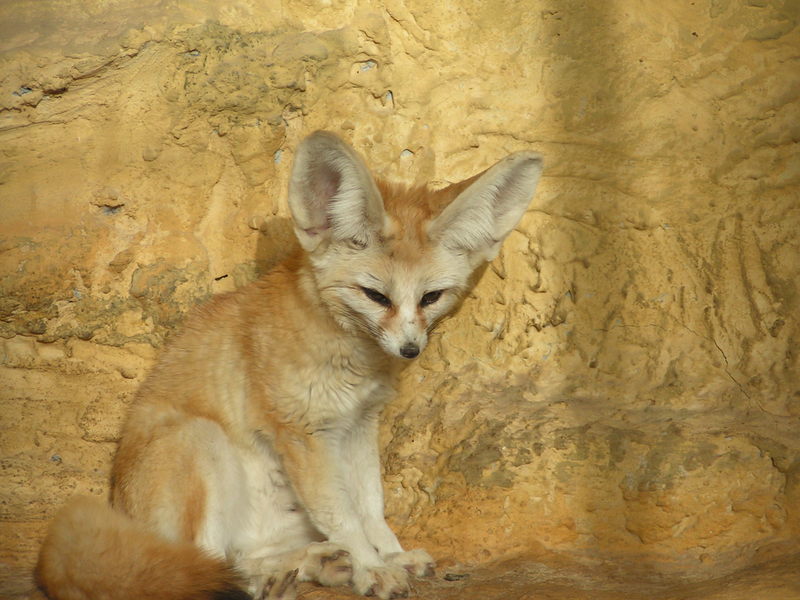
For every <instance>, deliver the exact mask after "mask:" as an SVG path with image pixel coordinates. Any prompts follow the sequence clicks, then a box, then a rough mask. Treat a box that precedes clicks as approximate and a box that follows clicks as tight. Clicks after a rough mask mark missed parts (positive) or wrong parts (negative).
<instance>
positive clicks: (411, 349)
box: [400, 344, 419, 358]
mask: <svg viewBox="0 0 800 600" xmlns="http://www.w3.org/2000/svg"><path fill="white" fill-rule="evenodd" d="M400 355H401V356H402V357H403V358H416V357H417V356H418V355H419V346H417V345H416V344H406V345H405V346H403V347H402V348H400Z"/></svg>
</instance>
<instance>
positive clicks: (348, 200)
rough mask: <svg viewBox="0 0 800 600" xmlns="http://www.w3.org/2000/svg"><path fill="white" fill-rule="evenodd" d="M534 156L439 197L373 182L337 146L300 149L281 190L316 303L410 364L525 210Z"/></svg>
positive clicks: (313, 138)
mask: <svg viewBox="0 0 800 600" xmlns="http://www.w3.org/2000/svg"><path fill="white" fill-rule="evenodd" d="M541 170H542V159H541V156H539V155H538V154H535V153H531V152H524V153H518V154H512V155H511V156H509V157H507V158H506V159H504V160H503V161H501V162H499V163H498V164H496V165H495V166H494V167H492V168H490V169H488V170H487V171H485V172H484V173H482V174H480V175H478V176H476V177H473V178H471V179H469V180H467V181H464V182H461V183H458V184H453V185H451V186H449V187H447V188H445V189H443V190H438V191H430V190H427V189H425V188H413V189H406V188H402V187H398V186H391V185H389V184H386V183H383V182H376V181H375V180H374V179H373V177H372V175H371V174H370V172H369V170H368V169H367V167H366V165H365V164H364V162H363V160H362V159H361V157H360V156H359V155H358V154H356V152H355V151H354V150H353V149H352V148H350V147H349V146H348V145H347V144H345V143H344V142H343V141H342V140H340V139H339V138H338V137H336V136H334V135H333V134H331V133H327V132H317V133H314V134H312V135H310V136H309V137H307V138H306V139H305V140H303V142H302V143H301V144H300V146H298V149H297V153H296V155H295V161H294V164H293V167H292V175H291V179H290V184H289V206H290V209H291V211H292V217H293V219H294V225H295V234H296V235H297V238H298V240H299V241H300V244H301V246H302V247H303V249H304V250H305V251H306V252H307V253H308V254H309V257H310V262H311V265H312V270H313V277H314V280H315V282H314V283H315V288H316V290H317V293H318V294H319V298H320V301H321V302H322V303H324V304H325V306H326V308H327V309H328V311H329V312H330V314H331V315H332V316H333V318H334V319H335V320H336V322H337V323H338V324H339V325H340V326H341V327H342V328H343V329H344V330H346V331H350V332H353V333H361V334H365V335H368V336H369V337H371V338H372V339H374V340H375V341H376V342H377V343H378V345H379V346H380V347H381V348H382V349H383V350H384V351H385V352H386V353H387V354H389V355H391V356H395V357H400V358H405V359H412V358H415V357H417V356H418V355H419V354H420V352H422V350H423V349H424V348H425V346H426V345H427V343H428V336H429V333H430V332H431V330H432V329H433V328H434V327H435V326H436V324H437V323H438V322H439V321H440V320H441V319H442V318H443V317H445V316H446V315H447V314H448V313H449V312H451V311H452V310H453V309H454V307H455V306H456V305H457V303H458V301H459V299H460V298H461V297H462V296H463V294H464V293H465V291H466V290H467V289H468V288H469V283H470V278H471V275H472V273H473V272H474V270H475V269H476V268H477V267H478V266H480V264H482V263H484V262H485V261H488V260H492V259H493V258H494V257H495V256H496V255H497V252H498V251H499V248H500V245H501V244H502V241H503V240H504V239H505V237H506V236H507V235H508V234H509V233H510V232H511V230H512V229H513V228H514V227H515V226H516V224H517V222H518V221H519V219H520V218H521V217H522V215H523V213H524V212H525V209H526V208H527V206H528V203H529V202H530V199H531V197H532V196H533V193H534V191H535V188H536V184H537V182H538V180H539V176H540V174H541Z"/></svg>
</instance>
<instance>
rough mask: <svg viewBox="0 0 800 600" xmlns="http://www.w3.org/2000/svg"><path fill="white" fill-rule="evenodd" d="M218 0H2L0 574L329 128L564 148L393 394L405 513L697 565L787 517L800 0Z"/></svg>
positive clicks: (391, 471) (471, 148)
mask: <svg viewBox="0 0 800 600" xmlns="http://www.w3.org/2000/svg"><path fill="white" fill-rule="evenodd" d="M220 4H221V3H215V2H210V1H208V2H193V3H182V2H155V1H151V2H136V3H133V2H125V1H123V2H118V3H113V4H107V3H101V2H97V3H93V2H67V3H64V2H61V3H55V2H47V1H45V2H37V3H27V2H22V1H11V2H6V3H4V4H3V6H2V7H0V52H1V53H0V358H1V359H2V367H0V368H1V369H2V370H1V371H0V378H2V382H3V384H2V386H0V403H1V404H0V406H2V408H1V409H0V415H1V416H0V419H1V421H0V427H2V432H3V433H2V436H0V454H1V455H2V456H1V460H2V471H0V477H2V485H0V523H2V526H1V529H0V556H2V561H0V567H2V568H3V569H4V572H3V573H2V574H0V577H2V578H3V580H4V583H2V585H3V588H2V589H3V590H4V591H5V592H6V593H8V594H11V593H16V592H22V591H24V590H25V589H27V587H28V585H29V583H28V581H27V573H28V571H27V570H28V569H29V568H30V565H31V564H32V561H33V559H34V555H35V551H36V546H37V544H38V541H39V539H40V537H41V535H42V532H43V528H44V526H45V523H46V520H47V519H48V518H49V516H50V515H51V514H52V512H53V511H54V510H55V509H56V508H57V507H58V506H59V505H60V503H62V502H63V500H64V499H65V498H66V497H68V496H69V495H71V494H73V493H94V494H104V493H105V492H106V490H107V476H108V467H109V464H110V458H111V456H112V453H113V450H114V443H115V439H116V433H117V431H118V428H119V424H120V422H121V419H122V418H123V415H124V412H125V407H126V406H127V404H128V403H129V402H130V399H131V397H132V395H133V393H134V391H135V389H136V387H137V385H138V383H139V382H140V381H141V380H142V378H143V377H144V375H145V373H146V372H147V369H148V367H149V365H150V364H151V363H152V360H153V358H154V356H155V355H156V353H157V351H158V348H159V347H160V346H161V345H162V344H163V341H164V339H165V337H166V336H167V335H168V334H169V332H171V331H172V330H174V328H175V327H176V326H177V325H178V324H179V323H180V321H181V318H182V316H183V315H184V314H185V312H186V310H188V309H189V308H190V307H191V306H193V305H195V304H196V303H198V302H200V301H202V300H203V299H205V298H207V297H209V295H211V294H213V293H216V292H219V291H225V290H229V289H233V288H235V287H237V286H239V285H241V284H243V283H245V282H247V281H249V280H251V279H252V278H253V277H255V276H257V275H258V273H260V272H263V271H264V270H265V269H268V268H269V266H270V265H271V264H273V263H274V262H275V261H276V260H279V258H280V257H281V256H282V255H283V254H284V253H285V251H286V248H287V246H288V245H289V244H291V241H292V238H291V234H290V231H289V229H288V211H287V208H286V205H285V187H286V179H287V174H288V168H289V165H290V164H291V159H292V151H293V149H294V147H295V146H296V144H297V142H298V141H299V140H300V139H301V138H302V137H303V136H304V135H305V134H306V133H308V132H310V131H312V130H314V129H318V128H325V129H330V130H333V131H336V132H338V133H339V134H340V135H342V136H343V137H345V138H346V139H348V140H350V141H352V143H353V144H354V146H355V147H356V148H358V149H359V150H360V151H361V152H362V153H363V154H364V155H365V156H366V157H367V160H368V162H369V163H370V164H371V165H372V166H373V167H374V169H375V172H376V173H377V174H378V175H380V176H382V177H385V178H388V179H394V180H399V181H406V182H423V181H432V182H434V185H440V184H442V183H444V182H447V181H457V180H460V179H463V178H465V177H467V176H470V175H472V174H474V173H476V172H478V171H479V170H481V169H483V168H485V167H487V166H488V165H490V164H491V163H492V162H494V161H495V160H497V159H499V158H500V157H502V156H503V155H504V154H506V153H508V152H511V151H514V150H519V149H527V148H533V149H537V150H539V151H541V152H543V153H544V154H545V155H546V158H547V170H546V173H545V177H544V178H543V181H542V183H541V185H540V188H539V192H538V193H537V197H536V200H535V202H534V204H533V205H532V209H531V211H530V212H529V213H528V214H527V215H526V216H525V217H524V219H523V221H522V223H521V226H520V227H519V230H518V231H517V232H515V233H513V234H512V236H511V237H510V238H509V240H508V241H507V243H506V244H505V247H504V250H503V252H502V254H501V256H500V257H499V258H498V259H497V260H496V261H495V262H494V263H493V264H492V265H491V266H490V267H489V268H488V269H487V270H486V272H485V274H484V276H483V278H482V280H481V282H480V283H479V285H478V286H477V287H476V289H475V290H474V293H473V294H472V295H471V296H470V298H469V299H468V300H467V301H466V302H465V304H464V306H463V308H462V310H461V311H460V312H459V313H458V314H457V315H456V316H454V317H453V318H452V319H450V320H448V321H447V322H446V323H444V324H443V326H442V327H441V329H440V330H439V333H438V334H437V335H436V336H435V337H434V339H433V340H432V343H431V345H430V347H429V348H428V350H427V351H426V353H425V354H424V355H423V357H421V358H420V359H419V361H418V362H417V363H416V364H415V365H414V366H413V367H412V368H410V369H409V370H408V371H407V372H406V374H405V377H404V380H403V381H402V382H401V386H400V390H399V392H400V395H399V398H398V400H397V401H396V402H395V403H394V404H393V405H392V406H391V407H390V408H389V409H388V410H387V413H386V419H385V424H384V431H383V433H384V442H385V459H386V461H385V462H386V469H385V471H386V472H385V484H386V492H387V509H388V513H389V515H390V518H391V520H392V522H393V523H394V525H395V527H396V528H397V529H398V530H399V531H400V532H401V534H402V536H403V537H404V539H406V540H407V541H408V542H409V543H414V544H421V545H424V546H426V547H428V548H429V549H430V550H431V551H432V552H433V553H434V554H435V555H437V556H438V557H440V558H441V559H445V560H454V561H488V560H491V559H500V558H507V557H510V556H517V555H526V556H531V557H541V556H544V555H545V554H547V553H552V552H558V553H563V554H566V555H569V556H571V557H575V558H578V559H581V560H588V561H596V560H615V559H618V558H619V557H627V558H631V557H633V558H635V559H636V560H637V561H639V562H640V563H641V564H647V565H652V568H653V569H654V570H657V571H658V570H663V571H665V572H678V571H680V572H683V573H690V574H691V573H696V574H698V575H703V574H704V573H708V572H712V571H713V572H714V573H719V572H720V571H721V570H725V569H728V568H733V567H735V566H737V565H740V564H743V563H745V562H747V561H749V560H751V559H752V558H753V557H754V556H757V555H758V553H759V552H763V551H766V550H765V549H768V548H770V547H772V546H774V544H776V543H782V544H792V543H793V542H795V541H796V540H797V539H798V536H799V535H800V510H798V507H799V506H800V439H799V438H798V435H797V431H798V424H800V423H799V422H798V419H799V418H800V388H799V387H798V384H797V374H798V372H800V369H799V367H800V364H798V362H799V361H800V358H799V356H800V351H798V347H799V343H800V330H799V328H798V320H797V315H798V314H800V294H799V290H798V283H797V282H798V281H800V259H799V258H798V257H799V256H800V254H799V253H798V251H799V250H800V248H799V247H798V246H800V241H798V240H800V238H798V231H800V200H798V197H799V196H798V193H799V192H800V160H798V157H800V152H798V147H797V144H798V139H800V109H798V95H800V76H798V73H800V69H799V67H800V65H798V61H797V53H796V48H797V47H798V44H800V33H799V32H798V27H797V24H798V19H800V13H799V12H798V10H797V9H796V7H794V4H793V3H791V2H786V3H767V2H748V3H735V2H728V1H725V0H714V1H712V2H695V3H679V2H664V3H660V4H658V5H647V6H644V5H641V6H640V5H636V6H635V7H634V6H633V5H631V4H630V3H624V2H605V3H593V2H580V1H577V0H576V1H569V2H561V3H557V4H552V3H550V4H548V3H545V2H511V1H501V0H492V1H491V2H486V1H477V0H476V1H475V2H461V3H450V4H439V3H433V2H417V1H415V0H407V1H403V0H392V1H387V2H371V1H365V2H342V3H333V4H329V5H324V6H322V5H320V6H318V5H316V4H314V3H304V2H291V3H288V2H287V3H258V2H248V1H244V0H242V1H237V2H232V3H224V5H223V6H222V7H220V6H219V5H220ZM262 4H269V6H262Z"/></svg>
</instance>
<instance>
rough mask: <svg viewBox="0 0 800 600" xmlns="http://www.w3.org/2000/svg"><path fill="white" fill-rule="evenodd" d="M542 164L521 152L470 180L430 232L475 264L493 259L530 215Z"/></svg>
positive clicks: (535, 157) (535, 156)
mask: <svg viewBox="0 0 800 600" xmlns="http://www.w3.org/2000/svg"><path fill="white" fill-rule="evenodd" d="M543 164H544V163H543V159H542V156H541V155H540V154H538V153H536V152H518V153H516V154H511V155H510V156H508V157H506V158H504V159H503V160H501V161H500V162H499V163H497V164H496V165H495V166H493V167H491V168H490V169H488V170H486V171H484V172H483V173H482V174H480V175H478V176H477V177H473V178H472V180H469V181H471V183H468V182H464V183H468V187H467V188H466V189H464V190H463V191H462V192H461V193H459V194H458V196H456V199H455V200H453V201H452V202H451V203H450V204H449V205H448V206H447V207H446V208H445V209H444V210H443V211H442V213H441V214H440V215H439V216H438V217H436V219H434V221H433V222H432V223H431V225H430V227H429V229H428V235H429V236H430V238H431V239H432V240H436V241H438V242H439V243H441V244H443V245H445V246H447V247H448V248H452V249H454V250H459V251H463V252H467V253H469V254H470V255H471V257H470V260H471V262H472V263H473V264H474V265H476V266H477V264H478V263H479V262H480V261H481V260H487V261H489V260H492V259H494V257H495V256H497V253H498V252H499V251H500V245H501V244H502V243H503V240H504V239H505V238H506V236H507V235H508V234H509V233H511V230H512V229H514V227H515V226H516V225H517V223H518V222H519V220H520V219H521V218H522V215H523V214H524V213H525V209H526V208H527V207H528V204H529V203H530V201H531V198H532V197H533V193H534V192H535V191H536V184H537V183H538V182H539V176H540V175H541V173H542V167H543ZM456 185H459V184H456ZM460 185H463V183H462V184H460Z"/></svg>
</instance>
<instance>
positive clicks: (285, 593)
mask: <svg viewBox="0 0 800 600" xmlns="http://www.w3.org/2000/svg"><path fill="white" fill-rule="evenodd" d="M237 566H238V567H239V569H240V570H242V571H244V572H245V573H247V574H249V575H250V577H249V580H250V585H249V589H250V591H251V593H252V594H253V595H254V597H255V598H256V599H258V600H294V598H295V583H296V582H301V581H312V582H315V583H318V584H320V585H323V586H326V587H336V586H343V585H349V584H350V582H351V580H352V577H353V565H352V563H351V560H350V552H348V551H347V550H346V549H344V548H342V547H341V546H339V545H337V544H332V543H330V542H312V543H310V544H308V545H307V546H305V547H304V548H301V549H300V550H295V551H291V552H287V553H285V554H281V555H278V556H268V557H265V558H251V559H246V560H242V561H240V562H239V563H238V565H237Z"/></svg>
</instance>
